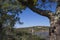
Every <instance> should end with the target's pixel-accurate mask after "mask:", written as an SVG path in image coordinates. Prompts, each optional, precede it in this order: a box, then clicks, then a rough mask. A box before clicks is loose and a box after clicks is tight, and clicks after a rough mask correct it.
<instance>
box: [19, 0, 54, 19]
mask: <svg viewBox="0 0 60 40" xmlns="http://www.w3.org/2000/svg"><path fill="white" fill-rule="evenodd" d="M19 2H21V3H22V5H25V6H27V7H28V8H30V9H31V10H32V11H33V12H36V13H37V14H40V15H42V16H45V17H48V18H49V19H51V16H53V15H54V14H53V13H52V12H51V11H49V10H42V9H38V8H36V7H35V6H34V5H32V4H28V2H27V1H26V2H24V1H22V0H21V1H19Z"/></svg>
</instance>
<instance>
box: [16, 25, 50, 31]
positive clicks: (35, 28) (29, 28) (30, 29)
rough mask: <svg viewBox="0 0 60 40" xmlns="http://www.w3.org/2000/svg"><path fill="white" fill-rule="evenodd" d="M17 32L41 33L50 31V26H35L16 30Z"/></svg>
mask: <svg viewBox="0 0 60 40" xmlns="http://www.w3.org/2000/svg"><path fill="white" fill-rule="evenodd" d="M16 30H17V31H25V32H31V31H32V30H34V32H39V31H42V30H43V31H49V27H48V26H33V27H26V28H16Z"/></svg>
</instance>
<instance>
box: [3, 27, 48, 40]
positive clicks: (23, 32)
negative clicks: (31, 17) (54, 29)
mask: <svg viewBox="0 0 60 40" xmlns="http://www.w3.org/2000/svg"><path fill="white" fill-rule="evenodd" d="M48 29H49V27H47V26H33V27H27V28H13V29H11V28H10V27H7V28H4V30H3V35H4V38H3V40H45V38H42V37H41V36H38V35H35V34H32V30H34V33H35V32H41V31H48ZM44 35H45V34H44Z"/></svg>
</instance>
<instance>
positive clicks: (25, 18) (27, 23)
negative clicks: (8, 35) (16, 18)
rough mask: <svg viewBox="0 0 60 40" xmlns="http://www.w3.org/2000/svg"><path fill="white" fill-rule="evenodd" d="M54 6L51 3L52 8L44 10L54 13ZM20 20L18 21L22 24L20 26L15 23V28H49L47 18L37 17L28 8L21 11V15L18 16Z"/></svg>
mask: <svg viewBox="0 0 60 40" xmlns="http://www.w3.org/2000/svg"><path fill="white" fill-rule="evenodd" d="M48 5H49V4H48ZM46 6H47V5H46ZM55 6H56V4H53V3H52V8H50V9H49V8H46V9H49V10H52V11H55ZM20 18H21V19H20V20H21V21H22V22H24V23H23V24H22V25H20V24H18V23H16V25H15V27H17V28H24V27H32V26H50V22H49V19H48V18H47V17H44V16H41V15H38V14H37V13H35V12H33V11H31V10H30V9H29V8H26V9H25V10H24V11H23V13H22V14H21V15H20Z"/></svg>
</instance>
